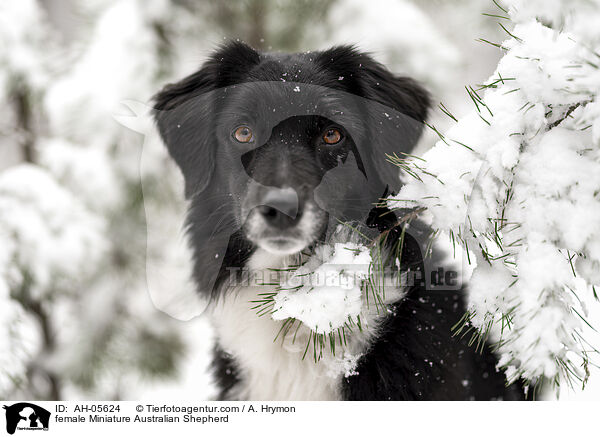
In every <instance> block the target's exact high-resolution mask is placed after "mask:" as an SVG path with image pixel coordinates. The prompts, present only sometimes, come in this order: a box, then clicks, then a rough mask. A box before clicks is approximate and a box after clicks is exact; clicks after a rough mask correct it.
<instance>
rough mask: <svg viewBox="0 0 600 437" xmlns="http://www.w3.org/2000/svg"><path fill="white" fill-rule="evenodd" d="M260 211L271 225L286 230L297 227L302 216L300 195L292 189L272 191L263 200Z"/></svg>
mask: <svg viewBox="0 0 600 437" xmlns="http://www.w3.org/2000/svg"><path fill="white" fill-rule="evenodd" d="M262 203H263V205H261V206H259V207H258V211H259V212H260V213H261V214H262V216H263V218H264V219H265V221H266V222H267V223H269V225H271V226H273V227H275V228H278V229H286V228H291V227H292V226H295V225H296V224H297V223H298V222H299V221H300V217H301V215H302V212H301V210H300V205H299V200H298V195H297V194H296V191H294V190H293V189H292V188H284V189H279V190H275V189H274V190H271V191H269V192H267V194H266V195H265V196H264V198H263V200H262Z"/></svg>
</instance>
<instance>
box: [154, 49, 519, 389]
mask: <svg viewBox="0 0 600 437" xmlns="http://www.w3.org/2000/svg"><path fill="white" fill-rule="evenodd" d="M429 105H430V99H429V96H428V93H427V92H426V91H425V90H424V89H423V88H422V87H421V86H420V85H419V84H418V83H416V82H415V81H414V80H412V79H410V78H406V77H397V76H394V75H393V74H391V73H390V72H389V71H388V70H387V69H385V68H384V67H383V66H382V65H380V64H378V63H377V62H375V61H374V60H373V59H372V58H371V57H369V56H368V55H366V54H364V53H360V52H359V51H357V50H356V49H354V48H352V47H345V46H343V47H335V48H332V49H330V50H326V51H322V52H312V53H310V52H309V53H298V54H275V53H259V52H257V51H255V50H253V49H252V48H250V47H248V46H247V45H245V44H242V43H230V44H227V45H225V46H223V47H221V48H220V49H219V50H218V51H216V52H215V53H214V54H213V55H212V56H211V57H210V59H209V60H208V61H207V62H206V63H205V64H204V65H203V66H202V68H201V69H200V70H199V71H197V72H196V73H194V74H192V75H190V76H188V77H186V78H184V79H183V80H181V81H180V82H177V83H175V84H171V85H167V86H166V87H165V88H164V89H163V90H162V91H161V92H159V93H158V94H157V96H156V97H155V112H154V114H155V118H156V121H157V125H158V128H159V131H160V134H161V137H162V138H163V140H164V142H165V143H166V145H167V147H168V150H169V153H170V155H171V156H172V158H173V159H174V160H175V161H176V163H177V164H178V166H179V167H180V168H181V171H182V172H183V175H184V178H185V193H186V197H187V198H188V199H189V201H190V208H189V213H188V220H187V226H188V229H187V231H188V236H189V240H190V243H191V246H192V249H193V251H194V265H195V267H194V279H195V281H196V283H197V285H198V289H199V292H200V293H203V294H205V295H206V296H207V297H208V298H209V299H210V302H211V303H210V310H211V314H212V317H213V321H214V327H215V331H216V334H217V345H216V346H215V356H214V360H213V365H214V372H215V375H216V380H217V382H218V385H219V388H220V398H221V399H269V400H276V399H279V400H344V399H346V400H419V399H423V400H468V399H476V400H487V399H521V398H523V392H522V389H521V387H520V386H517V385H516V384H515V385H513V386H508V387H507V386H506V384H505V379H504V376H503V374H502V372H501V371H499V370H498V369H497V368H496V365H497V360H496V358H495V356H494V354H493V353H492V352H491V351H490V350H489V347H485V348H484V350H483V352H481V351H479V352H476V351H475V350H474V348H473V347H470V346H469V345H467V342H466V340H463V339H462V338H460V337H458V336H453V333H452V327H453V325H455V324H456V323H457V322H458V321H459V320H460V319H461V317H462V316H463V315H464V313H465V311H466V310H465V303H464V296H463V294H464V292H463V291H462V290H461V289H454V290H448V289H443V290H441V289H438V288H435V287H432V286H431V284H430V283H428V281H426V280H425V278H426V276H427V272H428V269H430V267H428V265H429V266H434V267H433V269H435V268H437V267H438V266H437V264H436V263H442V262H443V261H442V259H441V257H438V256H436V254H434V255H433V256H432V257H431V258H428V260H427V261H426V260H425V259H424V257H423V254H424V253H425V251H426V248H425V247H424V242H425V241H426V240H427V235H428V234H429V230H428V229H427V228H426V227H425V226H422V225H420V224H419V223H418V222H416V221H413V222H411V225H410V228H408V226H406V225H404V226H403V225H398V217H397V215H396V214H395V212H393V211H390V210H389V209H387V208H386V207H385V206H383V205H382V204H381V202H380V199H381V198H382V197H385V196H387V195H389V194H390V193H396V192H398V189H399V188H400V185H401V182H400V178H399V175H398V168H397V167H396V166H394V165H392V164H391V163H389V162H388V159H389V157H390V156H391V155H394V154H399V153H402V152H404V153H406V152H409V151H410V150H411V149H412V147H413V146H414V145H415V143H416V142H417V140H418V139H419V137H420V134H421V130H422V124H423V122H424V121H425V119H426V117H427V112H428V109H429ZM340 222H353V223H355V224H356V225H357V226H361V227H362V228H363V229H365V230H370V232H371V235H372V234H373V233H375V234H378V235H385V247H387V248H392V247H397V246H395V244H396V243H397V242H398V240H399V238H401V235H402V238H403V241H404V243H403V245H402V248H401V251H400V252H401V253H396V254H395V256H394V257H393V258H394V259H393V260H392V261H390V262H391V263H392V264H393V263H396V265H397V266H399V268H400V270H401V271H403V272H407V271H412V272H417V273H420V274H419V275H417V276H416V278H417V279H419V278H420V280H417V281H416V282H414V283H411V284H408V285H406V286H404V287H403V288H402V290H399V292H397V293H396V294H394V293H390V295H391V296H392V297H389V298H388V299H389V300H388V304H389V310H388V311H387V312H386V313H385V315H379V314H377V315H374V314H371V315H370V316H368V317H367V319H368V320H365V324H367V325H368V326H369V329H368V330H365V331H364V332H356V333H353V334H351V335H350V336H351V338H350V339H349V346H348V348H349V349H348V350H349V351H350V352H352V354H353V355H352V356H354V357H356V358H357V362H356V363H355V368H354V369H353V371H351V372H346V373H345V374H344V373H343V372H342V373H341V374H335V373H334V374H332V372H331V368H332V367H331V366H330V364H331V363H332V362H333V361H335V359H336V358H335V357H332V356H325V357H324V358H323V359H322V360H320V361H318V362H315V360H312V359H302V349H303V343H302V342H299V344H298V343H295V342H293V341H290V339H289V338H284V339H283V340H282V341H277V342H274V339H275V337H276V336H277V333H278V331H279V330H280V328H281V323H282V322H281V321H275V320H272V319H271V318H269V317H264V316H262V317H260V316H258V315H257V314H256V311H255V310H253V309H252V307H253V303H251V301H252V300H256V297H257V294H258V293H261V292H264V291H265V290H266V289H268V288H269V285H263V286H256V285H255V284H248V283H245V282H243V281H240V278H241V277H242V276H243V274H244V273H246V274H247V273H248V272H252V273H256V272H266V271H273V270H272V269H278V268H285V267H286V266H287V265H289V263H290V260H292V259H295V258H294V257H297V256H298V254H299V253H301V252H302V253H303V254H304V255H306V254H308V255H310V254H311V253H312V252H313V251H314V249H315V247H317V246H318V245H319V244H320V243H322V242H326V241H328V239H330V238H332V235H333V234H334V229H335V228H336V225H337V224H338V223H340ZM407 229H408V230H407ZM267 291H268V290H267ZM397 291H398V290H397ZM394 296H395V297H394ZM296 335H298V336H300V337H302V336H303V335H304V336H305V337H306V335H308V334H307V332H303V331H301V332H300V333H298V332H296V333H295V336H296ZM326 355H327V354H326ZM338 359H339V357H338Z"/></svg>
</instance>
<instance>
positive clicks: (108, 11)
mask: <svg viewBox="0 0 600 437" xmlns="http://www.w3.org/2000/svg"><path fill="white" fill-rule="evenodd" d="M500 4H501V6H502V7H503V8H505V9H506V10H507V11H508V12H505V11H503V10H502V9H501V8H499V7H498V6H497V5H495V4H494V3H493V2H492V1H488V0H458V1H450V0H447V1H446V0H433V1H425V0H422V1H417V0H415V1H410V0H378V1H375V2H365V1H361V0H329V1H320V2H315V1H311V0H302V1H292V0H288V1H284V0H278V1H275V0H273V1H271V0H252V1H248V2H218V1H211V0H204V1H197V2H196V1H191V0H190V1H187V0H146V1H142V0H93V1H83V0H67V1H61V0H48V1H44V2H42V1H36V0H19V1H12V2H2V3H0V102H1V103H2V105H3V108H4V111H3V114H4V117H3V118H2V120H0V398H32V399H51V398H57V397H60V398H62V399H94V398H97V399H159V398H162V399H207V398H210V397H211V396H212V394H213V393H214V389H213V387H212V384H211V377H210V375H209V374H208V373H207V371H206V369H207V365H208V361H209V359H210V348H211V343H212V338H211V336H212V333H211V331H210V328H209V327H208V324H207V322H206V320H205V319H204V317H202V316H201V315H200V316H197V314H198V313H200V312H201V305H200V303H198V302H195V301H194V294H193V292H192V285H191V284H190V282H189V280H188V271H189V265H188V264H187V260H188V257H187V254H186V253H185V252H183V251H182V250H181V249H182V247H183V244H182V241H183V238H182V236H181V233H180V229H181V222H182V210H183V206H184V205H183V203H182V192H181V191H182V190H181V181H180V176H179V174H178V171H177V169H176V168H174V166H173V165H172V164H171V163H170V161H169V160H168V159H167V157H166V154H165V153H164V150H163V149H162V148H161V147H160V145H158V147H157V145H156V144H154V143H152V140H148V139H147V138H144V137H143V136H142V135H140V134H139V133H136V131H135V129H129V128H128V127H127V123H126V122H125V123H121V122H119V121H117V120H118V119H119V120H120V119H121V118H122V117H127V116H129V115H132V112H131V111H132V109H131V108H128V107H127V106H125V105H123V103H122V102H124V101H137V102H146V103H147V102H148V100H149V98H150V97H151V96H152V94H154V93H155V92H156V91H157V90H158V89H159V88H160V87H161V86H162V85H163V84H165V83H167V82H169V81H173V80H176V79H177V78H180V77H183V76H184V75H185V74H188V73H191V72H193V71H194V70H195V69H197V68H198V66H199V65H200V64H201V62H202V61H203V59H204V58H205V57H206V55H207V54H208V53H209V52H210V50H211V49H212V48H214V47H215V46H216V45H217V44H219V43H220V42H222V41H223V39H224V38H241V39H244V40H246V41H248V42H250V43H251V44H253V45H255V46H258V47H260V48H263V49H268V50H269V49H270V50H280V49H281V50H309V49H322V48H326V47H328V46H330V45H332V44H338V43H356V44H357V45H358V47H359V48H361V49H365V50H368V51H371V52H372V53H373V55H374V56H375V57H376V58H377V59H379V60H380V61H382V62H384V63H385V64H386V65H387V66H388V67H390V68H391V69H392V70H393V71H395V72H398V73H402V74H406V75H411V76H414V77H415V78H417V79H418V80H420V81H422V82H423V83H424V84H426V86H427V87H428V88H429V89H430V90H431V91H432V93H433V95H434V102H435V104H436V105H437V104H438V103H440V102H443V104H444V107H445V108H448V109H447V110H448V111H450V112H451V113H452V115H453V116H454V117H455V118H456V119H457V120H459V121H458V123H456V122H455V121H454V120H453V119H451V118H450V117H448V116H447V115H446V114H444V113H443V111H441V110H436V111H434V113H433V114H432V116H431V119H430V124H431V125H432V126H434V127H435V129H436V130H437V131H438V132H440V133H443V135H444V138H446V136H447V137H448V138H452V139H453V140H456V141H460V142H462V143H465V144H468V145H469V146H470V147H471V148H473V149H474V150H475V151H474V152H471V151H469V150H468V149H466V148H465V147H462V146H460V145H457V144H456V143H452V147H450V146H448V145H446V143H445V142H444V141H441V142H440V141H439V140H440V137H439V136H438V135H437V134H436V133H435V132H434V130H433V129H426V134H425V135H424V138H423V140H422V141H421V143H420V145H419V147H418V150H417V152H416V153H417V154H419V155H421V154H423V153H424V152H425V151H427V150H428V149H430V148H431V147H433V146H434V144H435V143H436V142H438V143H437V144H436V145H435V147H434V148H433V149H432V150H431V151H430V152H429V153H428V154H425V155H424V156H425V158H426V163H427V164H426V165H427V166H428V167H427V169H428V170H429V171H431V172H432V173H434V174H435V175H437V177H438V178H445V182H446V184H445V185H441V184H439V182H438V181H437V180H431V181H428V180H427V178H426V177H424V178H423V180H424V183H420V182H419V183H417V182H415V181H411V182H410V183H409V185H408V186H407V187H406V191H405V192H404V193H403V194H405V196H403V197H404V198H406V196H409V198H411V199H418V201H419V202H420V203H421V204H422V205H423V206H426V207H427V208H428V210H427V212H426V214H427V215H428V217H429V219H430V220H431V222H432V225H433V226H434V227H436V228H439V229H440V230H442V231H445V232H446V233H449V232H454V233H455V235H457V236H458V235H461V236H465V231H466V229H465V228H464V227H465V223H466V218H467V216H471V217H472V219H473V220H472V226H473V230H475V231H477V232H478V234H477V235H478V236H480V239H481V240H482V241H484V240H485V238H484V237H485V236H488V235H491V233H490V228H489V221H488V220H487V218H488V217H497V215H498V213H499V211H498V209H497V205H498V199H500V198H503V197H505V196H506V194H507V193H506V190H505V189H504V191H502V190H503V189H502V187H505V184H504V183H505V182H507V181H508V182H510V181H512V180H513V178H517V177H518V179H514V180H515V181H516V182H515V190H514V196H515V200H513V203H512V204H511V205H512V206H514V205H519V199H531V203H530V204H528V206H527V207H526V208H518V207H514V208H513V210H510V211H508V212H507V214H511V215H510V217H511V219H514V220H515V221H518V222H521V223H525V224H526V225H525V226H522V227H521V229H520V230H519V231H515V232H517V233H518V234H519V236H518V237H514V240H517V239H519V238H521V239H524V240H526V243H527V244H525V245H524V246H518V247H519V249H517V250H514V251H510V250H509V252H510V253H509V254H508V255H506V256H503V255H504V252H503V250H505V249H506V248H505V246H502V247H501V248H500V249H497V252H495V253H494V254H495V255H496V256H499V258H498V262H497V263H496V264H498V265H497V266H495V267H494V268H487V269H486V268H485V265H484V263H482V262H481V259H479V258H478V259H477V261H478V262H477V263H476V265H477V267H474V266H471V267H470V268H469V269H467V270H469V271H470V270H472V269H473V268H474V269H475V273H474V276H473V284H472V285H473V291H472V292H471V295H470V304H471V309H472V310H473V311H474V312H475V314H476V315H475V316H474V319H473V322H474V323H476V324H477V323H479V324H481V325H484V324H485V323H486V320H487V319H485V317H488V316H487V314H497V315H499V314H502V312H503V311H504V312H506V310H507V308H506V306H510V305H511V302H512V303H514V301H518V302H519V303H520V304H521V307H520V308H522V309H523V312H519V311H520V310H519V311H517V313H516V316H519V315H521V316H522V318H521V319H519V318H518V317H515V318H514V323H515V326H516V327H517V328H518V329H520V331H519V330H516V331H515V332H517V333H521V334H523V333H525V334H526V335H519V336H518V338H516V339H515V341H513V342H509V343H507V345H506V348H505V349H504V350H503V351H502V353H503V357H504V358H506V359H510V358H516V359H518V360H519V361H520V362H522V363H525V364H526V365H525V366H521V365H517V366H513V367H512V368H511V367H509V376H510V375H515V374H524V375H525V376H530V377H539V376H541V375H542V374H546V375H547V376H548V377H550V378H552V376H553V375H556V374H557V369H556V368H553V367H552V365H551V364H548V363H555V362H556V361H555V360H554V358H555V357H556V356H559V355H560V356H561V357H563V358H565V357H566V354H575V357H574V358H572V359H573V360H574V361H573V362H576V360H577V359H580V358H581V356H582V353H581V352H582V350H583V349H584V348H585V350H586V351H587V352H588V353H589V352H590V348H589V345H588V346H582V344H581V343H580V342H579V343H578V342H577V341H573V339H572V338H569V334H572V333H575V332H578V333H580V334H581V335H582V336H584V338H585V340H586V341H587V342H589V344H590V345H600V341H599V340H600V338H598V337H599V336H598V334H597V333H596V332H595V331H593V330H591V329H589V328H588V327H587V325H586V324H585V323H583V321H582V318H581V317H577V314H575V313H573V312H572V311H570V309H571V308H575V309H576V310H577V309H579V310H580V312H581V316H584V317H585V319H586V321H588V322H589V323H590V324H591V325H592V326H594V325H595V324H594V321H595V320H599V321H600V311H598V308H597V302H596V301H595V300H594V299H593V297H590V292H589V288H590V286H591V285H593V284H594V283H595V284H598V282H600V281H599V280H598V274H599V273H598V272H599V271H600V267H599V266H598V265H597V264H595V262H597V261H599V259H600V254H599V252H598V251H599V250H600V249H599V247H600V246H599V243H598V241H599V238H600V235H599V229H600V228H598V217H600V211H599V209H598V203H599V200H598V191H597V190H598V187H600V183H599V181H598V175H600V171H598V166H599V164H598V162H599V159H600V158H599V154H598V153H599V150H600V146H599V141H600V138H599V137H600V124H599V123H600V122H599V120H600V111H599V108H598V103H597V102H596V101H595V99H596V95H597V91H598V88H600V80H599V76H600V74H599V70H598V67H597V65H598V64H600V56H599V55H598V53H599V52H598V47H599V43H600V30H598V29H597V27H598V26H597V23H598V22H600V15H599V9H600V5H599V3H598V1H597V0H590V1H585V0H578V1H575V2H567V1H566V0H565V1H559V0H552V1H545V2H542V1H517V0H511V1H510V2H508V1H507V2H502V3H500ZM483 14H490V15H497V16H500V18H499V17H497V16H496V17H493V16H489V15H483ZM501 17H507V18H501ZM499 22H500V23H502V24H503V25H504V26H505V28H506V30H505V29H503V28H502V27H501V26H500V25H499V24H498V23H499ZM508 32H510V33H511V34H513V35H514V36H516V38H515V37H514V36H511V35H510V34H509V33H508ZM480 38H482V39H485V40H487V41H490V42H493V43H497V44H501V43H502V42H503V41H507V42H506V43H504V44H503V49H501V48H499V47H496V46H494V45H492V44H489V43H486V42H482V41H477V39H480ZM594 48H595V49H594ZM594 50H595V52H594ZM503 56H504V57H503ZM532 59H533V61H532ZM499 62H500V64H499ZM575 64H577V65H581V66H580V67H577V66H574V65H575ZM498 73H500V74H501V75H502V77H504V78H506V79H507V80H506V82H496V84H498V85H501V86H498V87H497V88H491V87H490V88H487V89H485V90H482V91H480V92H479V94H478V96H479V95H480V96H481V99H482V101H483V102H484V103H485V104H482V103H481V102H479V103H478V105H479V106H480V107H479V110H480V111H483V112H478V110H477V109H474V102H473V98H472V97H470V96H469V94H468V93H467V91H465V87H466V86H472V87H473V89H479V88H480V86H481V84H484V83H486V84H490V83H493V82H494V80H496V79H497V78H498ZM513 77H514V78H515V80H508V79H510V78H513ZM490 78H491V79H490ZM516 88H520V90H519V91H515V92H510V93H508V94H506V92H507V91H510V90H511V89H516ZM477 98H479V97H475V99H477ZM577 103H580V106H578V107H577V108H575V109H574V110H573V111H572V113H569V115H570V116H572V117H569V119H568V120H566V121H564V122H561V123H560V125H557V126H556V127H555V128H553V129H547V128H548V126H550V125H552V124H553V123H555V122H556V121H557V120H559V119H560V117H561V116H562V117H565V115H566V111H568V110H569V108H570V107H571V106H572V105H574V104H577ZM524 104H528V105H532V107H531V108H530V109H527V108H528V106H526V107H525V108H524V109H523V110H520V108H521V106H522V105H524ZM488 107H489V108H490V112H491V113H493V116H491V115H490V113H488V112H487V109H486V108H488ZM549 109H552V110H553V112H552V113H551V114H548V111H549ZM134 112H135V110H134ZM480 115H481V116H482V117H484V118H486V121H485V122H484V121H482V120H481V118H480ZM488 123H489V124H488ZM124 124H125V125H124ZM587 126H591V127H587ZM586 127H587V128H586ZM540 131H541V132H542V133H543V135H542V134H540V135H538V133H539V132H540ZM515 132H518V133H520V134H521V137H523V136H527V138H526V141H527V144H529V146H530V147H528V149H527V151H526V152H525V153H523V152H522V151H520V149H519V146H520V144H522V142H521V140H520V139H515V137H516V136H515V135H512V134H513V133H515ZM536 135H537V138H534V137H536ZM521 137H518V138H521ZM142 159H143V179H144V180H143V185H142V181H141V178H140V162H141V160H142ZM519 160H520V162H521V165H522V168H521V169H520V173H519V174H518V175H517V174H516V173H515V171H514V166H515V163H516V162H517V161H519ZM541 161H543V162H544V164H543V165H540V164H539V163H540V162H541ZM420 165H422V166H423V164H422V163H421V164H420ZM465 172H470V173H469V174H470V176H469V177H468V178H465V177H464V176H463V175H464V174H465ZM469 178H470V179H469ZM436 184H437V185H436ZM473 187H477V190H479V191H477V190H475V196H471V191H472V190H473ZM519 187H521V188H519ZM479 192H480V194H478V193H479ZM465 193H466V194H469V196H470V197H469V201H468V202H466V203H465V202H464V201H463V199H464V196H463V194H465ZM429 196H438V197H439V199H444V200H443V201H436V202H429V203H428V202H427V201H426V200H424V198H430V197H429ZM439 199H436V200H439ZM565 218H567V219H568V220H564V219H565ZM558 219H561V220H560V222H559V221H558ZM461 230H462V233H460V231H461ZM534 231H535V232H534ZM515 235H516V234H515ZM549 236H550V239H549V241H550V243H548V238H546V237H549ZM502 237H505V238H509V237H508V236H507V235H504V234H503V235H502ZM469 238H470V237H469ZM476 238H477V237H476ZM510 238H511V239H512V235H511V236H510ZM514 240H513V241H514ZM486 241H487V240H486ZM490 246H491V245H490ZM470 248H471V249H472V250H474V249H473V246H470ZM490 250H492V248H490ZM498 250H499V251H500V252H498ZM583 254H587V255H588V256H587V257H586V258H584V257H583V256H582V255H583ZM475 255H476V254H474V256H475ZM563 255H566V256H567V258H569V257H571V256H572V255H575V258H572V259H571V260H572V261H573V263H574V265H575V267H574V268H573V269H577V273H579V275H576V276H573V274H572V272H571V265H570V263H567V264H566V266H567V267H568V269H566V268H565V263H564V256H563ZM561 256H563V257H562V258H561ZM507 257H508V258H510V257H513V259H515V260H517V261H516V262H517V263H519V267H520V270H517V272H518V271H521V272H525V271H527V272H532V274H531V275H528V276H527V275H522V276H523V277H522V278H520V279H523V280H522V281H521V282H520V283H519V284H520V285H519V286H518V287H507V285H508V284H510V283H511V282H512V279H514V275H515V274H516V273H515V263H513V264H507V263H506V262H505V261H506V260H507ZM549 271H551V273H552V274H550V273H549ZM511 275H513V276H511ZM507 281H508V284H507V283H506V282H507ZM484 282H485V283H492V284H496V285H497V288H489V287H488V288H487V289H484V288H485V287H482V286H478V284H482V283H484ZM149 284H150V285H149ZM557 284H558V285H557ZM563 286H568V287H570V288H571V289H573V290H575V291H573V292H570V291H569V292H567V291H565V289H564V288H561V287H563ZM157 288H158V290H157ZM527 290H538V291H540V292H542V291H543V292H545V293H546V295H547V296H546V295H544V296H545V299H547V300H550V301H552V302H555V303H556V304H555V305H553V304H551V305H547V306H546V305H544V306H542V305H540V299H539V295H533V294H532V293H533V292H532V293H530V294H527ZM548 290H550V291H548ZM568 293H571V296H570V298H569V299H570V300H566V298H565V296H567V295H568ZM565 302H566V303H565ZM579 302H581V303H579ZM157 307H158V308H160V309H161V310H162V311H161V310H159V309H158V308H157ZM196 316H197V317H196ZM477 317H479V319H478V318H477ZM532 320H533V321H534V322H535V323H529V322H530V321H532ZM530 325H532V326H533V328H531V326H530ZM546 328H551V329H546ZM536 329H537V330H536ZM576 330H578V331H576ZM493 334H494V333H493ZM494 335H497V333H495V334H494ZM532 335H533V336H534V337H535V338H534V339H533V340H532V339H531V338H530V337H528V336H532ZM536 336H537V337H536ZM515 337H517V336H515ZM540 338H541V339H542V340H541V341H538V342H537V343H536V344H538V345H539V347H537V348H531V347H530V343H531V342H534V343H535V341H536V340H539V339H540ZM528 342H529V343H528ZM527 354H530V355H527ZM561 354H562V355H561ZM589 355H590V356H589V358H590V360H591V361H593V360H594V357H593V356H592V355H593V354H592V353H589ZM576 365H577V364H576ZM588 367H589V369H590V371H591V376H590V377H589V382H588V385H587V387H586V389H585V390H584V391H583V392H582V391H581V390H580V389H578V388H577V387H580V385H579V386H576V388H575V389H572V390H570V389H565V388H563V389H562V390H561V393H560V397H561V399H562V398H565V397H567V398H571V397H578V398H594V397H595V396H596V397H597V395H598V393H599V391H598V389H595V388H596V387H600V382H599V381H598V380H597V378H600V375H594V369H595V367H594V366H593V365H592V364H590V365H589V366H588ZM540 368H542V371H541V373H540ZM511 372H512V373H511ZM515 372H516V373H515ZM526 372H530V373H526ZM596 373H597V372H596ZM550 397H554V394H553V393H552V394H551V396H550Z"/></svg>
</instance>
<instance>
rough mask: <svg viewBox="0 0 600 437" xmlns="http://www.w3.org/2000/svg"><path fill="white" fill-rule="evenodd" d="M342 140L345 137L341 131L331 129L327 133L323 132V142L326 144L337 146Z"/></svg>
mask: <svg viewBox="0 0 600 437" xmlns="http://www.w3.org/2000/svg"><path fill="white" fill-rule="evenodd" d="M342 138H343V136H342V133H341V132H340V131H339V129H335V128H329V129H327V130H326V131H325V132H323V141H324V142H325V144H330V145H333V144H337V143H339V142H340V141H342Z"/></svg>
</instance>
